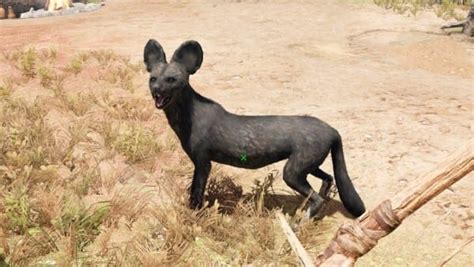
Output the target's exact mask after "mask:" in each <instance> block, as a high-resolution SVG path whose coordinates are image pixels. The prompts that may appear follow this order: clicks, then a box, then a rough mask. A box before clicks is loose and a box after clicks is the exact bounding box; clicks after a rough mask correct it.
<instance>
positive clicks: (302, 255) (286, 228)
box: [277, 212, 314, 267]
mask: <svg viewBox="0 0 474 267" xmlns="http://www.w3.org/2000/svg"><path fill="white" fill-rule="evenodd" d="M277 217H278V221H279V222H280V226H281V229H283V232H284V233H285V235H286V238H287V239H288V243H290V246H291V248H292V249H293V251H294V252H295V253H296V255H297V256H298V258H299V259H300V261H301V263H302V264H303V266H308V267H309V266H311V267H312V266H314V263H313V260H312V259H311V257H310V256H309V254H308V252H306V250H305V249H304V247H303V246H302V245H301V243H300V241H299V240H298V238H297V237H296V235H295V233H294V232H293V230H291V227H290V225H288V222H287V221H286V219H285V216H284V215H283V214H282V213H281V212H277Z"/></svg>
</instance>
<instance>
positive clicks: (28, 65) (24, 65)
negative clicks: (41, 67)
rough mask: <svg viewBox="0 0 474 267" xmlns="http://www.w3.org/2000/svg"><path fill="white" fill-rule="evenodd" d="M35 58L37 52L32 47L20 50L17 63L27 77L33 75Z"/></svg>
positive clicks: (34, 73)
mask: <svg viewBox="0 0 474 267" xmlns="http://www.w3.org/2000/svg"><path fill="white" fill-rule="evenodd" d="M37 58H38V54H37V51H36V49H34V48H28V49H27V50H25V51H22V52H21V54H20V56H19V58H18V63H17V64H18V68H19V69H20V70H21V72H22V74H23V76H24V77H26V78H28V79H31V78H34V77H35V75H36V69H35V68H36V60H37Z"/></svg>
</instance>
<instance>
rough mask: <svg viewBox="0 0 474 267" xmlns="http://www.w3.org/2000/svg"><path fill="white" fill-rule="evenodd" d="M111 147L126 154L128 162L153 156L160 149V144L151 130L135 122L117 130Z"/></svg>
mask: <svg viewBox="0 0 474 267" xmlns="http://www.w3.org/2000/svg"><path fill="white" fill-rule="evenodd" d="M112 147H113V148H114V149H115V150H117V151H118V152H120V153H121V154H122V155H124V156H126V157H127V162H128V163H136V162H137V161H140V160H143V159H145V158H148V157H151V156H154V155H156V154H157V153H158V152H159V151H160V146H159V145H158V142H157V140H156V136H155V135H154V134H153V132H152V131H151V130H150V129H147V128H143V127H141V126H140V125H138V124H137V123H132V124H131V125H130V126H129V127H127V128H125V129H123V130H122V131H120V130H119V134H118V136H117V137H116V139H115V140H114V141H113V143H112Z"/></svg>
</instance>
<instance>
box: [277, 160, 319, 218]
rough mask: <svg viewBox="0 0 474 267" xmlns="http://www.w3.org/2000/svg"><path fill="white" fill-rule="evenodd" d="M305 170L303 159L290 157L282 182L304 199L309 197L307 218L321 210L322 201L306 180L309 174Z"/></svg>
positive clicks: (305, 165)
mask: <svg viewBox="0 0 474 267" xmlns="http://www.w3.org/2000/svg"><path fill="white" fill-rule="evenodd" d="M307 169H308V168H307V164H305V162H304V158H303V157H301V158H300V157H297V156H291V157H290V158H289V159H288V162H287V163H286V165H285V167H284V169H283V180H284V181H285V183H286V184H287V185H288V186H289V187H291V188H292V189H293V190H295V191H297V192H298V193H300V194H301V195H303V196H304V197H305V198H308V197H309V201H310V205H309V209H308V213H309V214H308V216H309V217H314V216H315V215H316V214H317V213H318V212H319V211H320V210H321V208H322V205H323V204H324V199H323V198H322V197H321V196H319V195H318V194H317V193H316V192H315V191H314V190H313V188H312V187H311V185H310V184H309V183H308V181H307V180H306V177H307V175H308V173H309V171H307Z"/></svg>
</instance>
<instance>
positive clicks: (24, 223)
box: [4, 186, 32, 234]
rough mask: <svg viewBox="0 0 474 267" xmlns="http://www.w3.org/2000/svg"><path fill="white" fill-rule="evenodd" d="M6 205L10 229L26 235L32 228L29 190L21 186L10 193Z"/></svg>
mask: <svg viewBox="0 0 474 267" xmlns="http://www.w3.org/2000/svg"><path fill="white" fill-rule="evenodd" d="M4 205H5V215H6V217H7V222H8V228H9V229H10V230H12V231H15V232H17V233H20V234H24V233H26V232H27V230H28V228H29V227H30V226H32V224H31V220H30V216H31V208H30V200H29V196H28V192H27V188H26V187H24V186H21V187H19V188H16V189H15V190H13V191H11V192H8V193H7V194H6V196H5V204H4Z"/></svg>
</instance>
